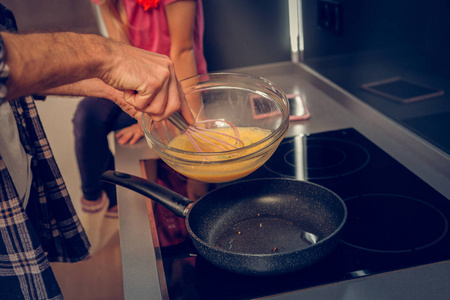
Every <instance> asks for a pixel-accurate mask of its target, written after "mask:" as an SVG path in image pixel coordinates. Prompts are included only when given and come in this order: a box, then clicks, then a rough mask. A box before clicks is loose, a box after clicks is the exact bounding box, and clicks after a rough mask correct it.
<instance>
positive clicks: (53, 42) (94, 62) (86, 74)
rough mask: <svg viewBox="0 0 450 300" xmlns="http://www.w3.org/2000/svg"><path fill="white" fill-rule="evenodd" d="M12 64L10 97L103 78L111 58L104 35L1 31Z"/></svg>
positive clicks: (9, 80)
mask: <svg viewBox="0 0 450 300" xmlns="http://www.w3.org/2000/svg"><path fill="white" fill-rule="evenodd" d="M1 35H2V37H3V40H4V43H5V50H6V63H7V64H8V66H9V67H10V70H11V71H10V75H9V79H8V81H7V85H6V87H7V89H8V93H7V99H13V98H16V97H19V96H25V95H29V94H35V93H39V92H40V91H43V90H50V89H53V88H55V87H58V86H61V85H65V84H70V83H73V82H77V81H80V80H83V79H88V78H93V77H99V76H100V75H101V73H102V72H103V70H102V66H103V64H104V60H106V59H108V58H109V57H111V55H110V49H109V47H108V46H107V43H105V42H104V38H102V37H100V36H96V35H80V34H73V33H51V34H27V35H20V34H11V33H5V32H3V33H1Z"/></svg>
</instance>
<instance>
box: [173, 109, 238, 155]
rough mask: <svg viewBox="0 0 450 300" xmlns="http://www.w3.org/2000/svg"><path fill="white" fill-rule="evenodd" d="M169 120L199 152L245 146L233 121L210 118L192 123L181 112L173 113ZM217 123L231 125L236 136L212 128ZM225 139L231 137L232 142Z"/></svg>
mask: <svg viewBox="0 0 450 300" xmlns="http://www.w3.org/2000/svg"><path fill="white" fill-rule="evenodd" d="M169 121H170V122H171V123H172V124H173V125H174V126H175V127H177V128H178V129H179V130H180V131H181V132H183V133H184V134H185V135H186V137H187V138H188V139H189V141H190V142H191V143H192V145H193V146H194V148H195V149H196V150H197V151H198V152H219V151H228V150H233V149H237V148H240V147H243V146H244V142H243V141H242V140H241V139H240V138H239V131H238V129H237V127H236V126H235V125H234V124H233V123H231V122H228V121H224V120H220V119H209V120H203V121H199V122H196V123H195V124H193V125H190V124H189V123H188V122H186V120H185V119H184V118H183V116H182V115H181V114H180V113H179V112H175V113H173V114H172V115H171V116H170V117H169ZM217 123H226V124H227V125H229V126H230V127H231V128H232V129H233V132H234V136H233V135H229V134H226V133H223V132H219V131H217V130H214V129H211V128H212V127H213V125H214V126H215V125H216V124H217ZM224 139H229V140H230V141H231V142H227V141H225V140H224Z"/></svg>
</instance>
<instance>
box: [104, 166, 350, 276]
mask: <svg viewBox="0 0 450 300" xmlns="http://www.w3.org/2000/svg"><path fill="white" fill-rule="evenodd" d="M102 178H103V180H105V181H108V182H111V183H115V184H118V185H122V186H125V187H127V188H130V189H132V190H134V191H136V192H139V193H141V194H143V195H145V196H147V197H149V198H151V199H152V200H155V201H157V202H159V203H161V204H163V205H165V206H166V207H168V208H169V209H171V210H173V211H174V212H175V213H177V214H178V215H180V216H185V217H186V226H187V229H188V231H189V233H190V235H191V238H192V241H193V243H194V246H195V247H196V249H197V251H198V252H199V253H200V254H201V255H202V256H203V257H204V258H205V259H206V260H208V261H210V262H211V263H213V264H215V265H217V266H218V267H221V268H223V269H226V270H229V271H232V272H236V273H241V274H246V275H276V274H283V273H288V272H292V271H296V270H299V269H301V268H304V267H306V266H309V265H311V264H313V263H315V262H316V261H318V260H320V259H321V258H322V257H324V256H325V255H327V254H328V253H329V252H331V250H332V249H333V248H334V246H335V245H336V244H337V242H338V241H339V236H340V232H341V229H342V227H343V225H344V223H345V220H346V218H347V209H346V207H345V204H344V202H343V201H342V199H340V198H339V197H338V196H337V195H336V194H335V193H333V192H331V191H330V190H328V189H326V188H324V187H321V186H319V185H316V184H313V183H309V182H305V181H299V180H292V179H255V180H248V181H241V182H238V183H233V184H229V185H226V186H224V187H221V188H219V189H216V190H214V191H212V192H210V193H208V194H206V195H205V196H203V197H202V198H201V199H200V200H198V201H196V202H195V203H194V204H193V202H192V201H190V200H189V199H187V198H185V197H183V196H181V195H178V194H176V193H174V192H172V191H170V190H167V189H165V188H163V187H161V186H160V185H157V184H155V183H151V182H148V181H146V180H144V179H141V178H138V177H134V176H131V175H128V174H124V173H119V172H112V171H108V172H106V173H105V174H104V175H103V176H102Z"/></svg>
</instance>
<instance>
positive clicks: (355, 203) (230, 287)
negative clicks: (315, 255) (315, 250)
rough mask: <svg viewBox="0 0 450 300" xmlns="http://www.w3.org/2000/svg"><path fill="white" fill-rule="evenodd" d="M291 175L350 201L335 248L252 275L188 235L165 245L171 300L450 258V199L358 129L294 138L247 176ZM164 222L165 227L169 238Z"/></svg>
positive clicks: (279, 289)
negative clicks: (222, 265)
mask: <svg viewBox="0 0 450 300" xmlns="http://www.w3.org/2000/svg"><path fill="white" fill-rule="evenodd" d="M283 177H285V178H297V179H305V180H308V181H311V182H314V183H316V184H319V185H322V186H325V187H327V188H328V189H330V190H332V191H334V192H335V193H337V194H338V195H339V196H340V197H341V198H342V199H343V200H344V201H345V203H346V205H347V208H348V219H347V222H346V225H345V228H344V233H343V236H342V240H341V241H340V243H339V244H338V246H337V247H336V248H335V250H334V251H333V252H332V253H331V254H330V255H328V256H327V257H325V258H324V259H323V260H321V261H319V262H318V263H316V264H314V265H312V266H310V267H308V268H306V269H303V270H300V271H297V272H294V273H290V274H285V275H280V276H271V277H251V276H244V275H237V274H234V273H230V272H228V271H225V270H221V269H219V268H217V267H215V266H213V265H212V264H210V263H209V262H207V261H206V260H204V259H203V258H202V257H201V256H199V255H197V254H196V252H195V249H194V248H193V246H192V244H191V242H190V240H189V237H188V235H187V234H186V235H185V237H184V239H182V240H181V242H180V239H179V237H178V239H177V241H176V243H173V245H170V246H167V247H162V248H161V253H162V258H161V261H162V264H163V271H162V270H161V272H160V276H163V277H164V280H161V282H163V285H164V286H161V289H163V290H167V291H168V295H169V298H170V299H252V298H258V297H267V296H270V295H274V294H279V293H288V292H290V291H296V290H300V289H304V288H311V287H314V286H320V285H324V284H329V283H333V282H339V281H343V280H352V279H354V278H358V277H363V276H370V275H373V274H378V273H383V272H388V271H393V270H398V269H403V268H409V267H413V266H418V265H422V264H428V263H432V262H438V261H443V260H448V259H450V234H449V232H448V226H449V225H448V220H449V218H450V202H449V200H448V199H447V198H445V197H444V196H442V195H441V194H440V193H438V192H437V191H435V190H434V189H433V188H432V187H430V186H429V185H428V184H426V183H425V182H424V181H422V180H421V179H420V178H419V177H417V176H416V175H415V174H413V173H412V172H410V171H409V170H408V169H407V168H406V167H404V166H403V165H401V164H400V163H399V162H398V161H396V160H395V159H394V158H392V157H391V156H389V155H388V154H387V153H386V152H384V151H383V150H382V149H380V148H379V147H377V146H376V145H375V144H374V143H372V142H371V141H370V140H368V139H367V138H365V137H364V136H363V135H362V134H360V133H359V132H358V131H356V130H355V129H352V128H348V129H342V130H336V131H329V132H322V133H317V134H311V135H309V136H294V137H289V138H286V139H284V140H283V141H282V143H281V144H280V146H279V147H278V149H277V150H276V152H275V153H274V155H273V156H272V157H271V158H270V159H269V160H268V161H267V162H266V164H264V165H263V166H262V167H261V168H260V169H258V170H257V171H256V172H254V173H253V174H251V175H249V176H247V177H246V178H244V179H243V180H245V179H250V178H283ZM165 218H168V219H170V220H173V218H176V217H174V216H173V215H170V214H168V215H166V216H165ZM169 223H170V226H183V220H181V221H180V222H177V223H176V225H174V224H175V223H173V222H168V224H169ZM164 227H165V225H164V224H163V225H161V226H160V227H158V228H157V230H158V234H159V236H160V237H161V238H163V240H166V241H167V238H164V237H163V235H164V234H165V232H167V230H168V228H164ZM172 229H173V227H172ZM180 232H185V231H183V230H181V231H180ZM166 244H167V243H166Z"/></svg>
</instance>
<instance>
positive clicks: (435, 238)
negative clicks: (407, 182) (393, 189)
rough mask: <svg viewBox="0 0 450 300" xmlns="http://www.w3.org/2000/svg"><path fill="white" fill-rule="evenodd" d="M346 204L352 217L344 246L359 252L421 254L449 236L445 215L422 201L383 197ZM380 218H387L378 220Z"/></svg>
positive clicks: (365, 197) (355, 199)
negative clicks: (415, 252) (420, 251)
mask: <svg viewBox="0 0 450 300" xmlns="http://www.w3.org/2000/svg"><path fill="white" fill-rule="evenodd" d="M344 201H345V203H346V205H347V209H348V211H349V213H348V216H349V217H348V219H347V223H346V230H345V232H344V236H343V238H342V239H341V242H342V243H344V244H346V245H348V246H351V247H354V248H357V249H360V250H365V251H370V252H379V253H407V252H413V251H419V250H423V249H425V248H428V247H431V246H433V245H435V244H437V243H438V242H439V241H441V240H442V239H443V238H444V237H445V236H446V235H447V233H448V226H449V225H448V223H449V222H448V219H447V218H446V216H445V214H444V213H442V212H441V211H440V210H439V209H437V208H436V207H435V206H433V205H431V204H429V203H427V202H426V201H423V200H420V199H416V198H413V197H409V196H404V195H397V194H381V193H380V194H364V195H358V196H353V197H349V198H346V199H344ZM358 201H359V202H360V203H358ZM390 204H391V205H390ZM380 216H383V217H384V218H383V219H380V218H377V217H380ZM400 223H402V224H400ZM374 224H376V225H377V226H376V228H375V227H374V226H373V225H374ZM352 239H354V241H353V240H352ZM349 240H350V241H349Z"/></svg>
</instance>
